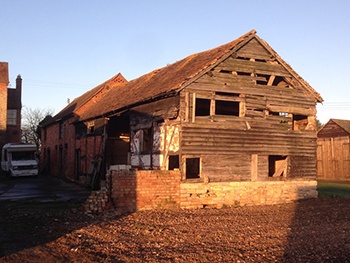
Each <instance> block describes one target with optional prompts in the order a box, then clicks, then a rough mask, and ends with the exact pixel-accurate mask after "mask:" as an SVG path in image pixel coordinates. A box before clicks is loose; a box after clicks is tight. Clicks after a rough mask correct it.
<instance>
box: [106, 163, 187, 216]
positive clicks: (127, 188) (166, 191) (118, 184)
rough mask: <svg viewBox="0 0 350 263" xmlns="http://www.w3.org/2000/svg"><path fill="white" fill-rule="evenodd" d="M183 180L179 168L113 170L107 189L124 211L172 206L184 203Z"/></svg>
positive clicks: (108, 177) (118, 206) (109, 174)
mask: <svg viewBox="0 0 350 263" xmlns="http://www.w3.org/2000/svg"><path fill="white" fill-rule="evenodd" d="M180 180H181V174H180V172H179V171H160V170H152V171H145V170H142V171H126V170H120V171H109V173H108V175H107V189H109V190H110V191H111V196H112V201H113V203H114V205H115V207H116V208H117V210H118V211H121V212H122V213H124V212H134V211H138V210H148V209H171V208H179V207H180ZM108 182H109V184H108Z"/></svg>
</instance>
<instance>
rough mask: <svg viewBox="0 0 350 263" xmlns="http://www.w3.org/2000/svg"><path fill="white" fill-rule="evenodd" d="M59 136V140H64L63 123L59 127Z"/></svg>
mask: <svg viewBox="0 0 350 263" xmlns="http://www.w3.org/2000/svg"><path fill="white" fill-rule="evenodd" d="M58 129H59V131H58V134H59V138H60V139H62V138H63V122H60V123H59V125H58Z"/></svg>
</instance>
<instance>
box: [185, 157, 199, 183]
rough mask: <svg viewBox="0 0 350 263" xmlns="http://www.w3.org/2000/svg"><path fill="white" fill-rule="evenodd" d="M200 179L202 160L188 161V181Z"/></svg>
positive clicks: (189, 159)
mask: <svg viewBox="0 0 350 263" xmlns="http://www.w3.org/2000/svg"><path fill="white" fill-rule="evenodd" d="M195 178H200V159H199V158H187V159H186V179H195Z"/></svg>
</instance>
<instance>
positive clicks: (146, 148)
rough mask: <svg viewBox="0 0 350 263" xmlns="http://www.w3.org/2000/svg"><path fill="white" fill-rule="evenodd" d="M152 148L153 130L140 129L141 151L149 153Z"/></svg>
mask: <svg viewBox="0 0 350 263" xmlns="http://www.w3.org/2000/svg"><path fill="white" fill-rule="evenodd" d="M152 147H153V129H152V127H151V128H148V129H142V140H141V151H142V152H146V153H150V152H151V151H152Z"/></svg>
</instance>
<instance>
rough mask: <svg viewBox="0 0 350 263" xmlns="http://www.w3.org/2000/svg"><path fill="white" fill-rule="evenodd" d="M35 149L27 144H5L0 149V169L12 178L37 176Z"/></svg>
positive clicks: (34, 146)
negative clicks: (0, 153)
mask: <svg viewBox="0 0 350 263" xmlns="http://www.w3.org/2000/svg"><path fill="white" fill-rule="evenodd" d="M36 150H37V147H36V145H35V144H29V143H7V144H5V145H4V146H3V147H2V155H1V156H2V157H1V169H2V170H3V171H4V172H5V173H7V174H9V175H10V176H12V177H17V176H37V175H38V161H37V159H36V156H35V153H36Z"/></svg>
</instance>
